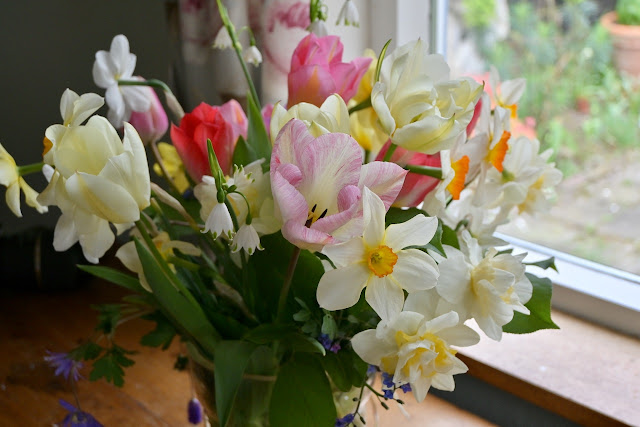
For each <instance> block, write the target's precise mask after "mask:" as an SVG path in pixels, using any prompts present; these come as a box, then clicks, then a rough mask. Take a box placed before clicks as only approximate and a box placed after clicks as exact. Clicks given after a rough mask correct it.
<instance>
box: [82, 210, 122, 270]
mask: <svg viewBox="0 0 640 427" xmlns="http://www.w3.org/2000/svg"><path fill="white" fill-rule="evenodd" d="M94 218H95V220H94V221H95V224H94V225H92V226H91V229H92V233H91V234H80V236H79V239H78V240H79V241H80V246H82V253H83V254H84V257H85V258H86V259H87V260H88V261H89V262H92V263H94V264H97V263H98V261H99V260H100V258H102V256H103V255H104V254H105V253H106V252H107V251H108V250H109V248H110V247H111V246H112V245H113V242H114V241H115V236H114V235H113V232H112V231H111V228H110V227H109V222H108V221H106V220H104V219H102V218H98V217H94ZM76 221H77V217H76Z"/></svg>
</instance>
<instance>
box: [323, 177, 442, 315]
mask: <svg viewBox="0 0 640 427" xmlns="http://www.w3.org/2000/svg"><path fill="white" fill-rule="evenodd" d="M363 209H364V224H365V225H364V233H363V235H362V237H355V238H353V239H351V240H349V241H347V242H345V243H342V244H339V245H334V246H326V247H325V248H324V249H323V251H322V252H323V253H324V254H325V255H327V256H328V257H329V259H331V261H333V263H334V264H335V265H336V267H337V268H336V269H335V270H329V271H327V272H325V274H324V275H323V276H322V278H321V279H320V283H318V290H317V298H318V303H319V304H320V307H322V308H325V309H327V310H341V309H344V308H348V307H351V306H353V305H354V304H355V303H356V302H358V299H359V298H360V293H361V291H362V289H363V288H365V287H366V292H365V298H366V300H367V302H368V303H369V305H370V306H371V307H372V308H373V309H374V310H375V311H376V313H378V315H379V316H380V317H381V318H382V320H384V321H388V320H390V319H391V318H392V317H393V316H394V315H396V314H398V313H399V312H400V311H401V310H402V306H403V304H404V291H403V290H406V291H407V292H409V293H411V292H416V291H420V290H423V289H429V288H432V287H434V286H435V284H436V280H437V278H438V267H437V266H436V263H435V261H434V260H433V259H432V258H431V257H430V256H429V255H427V254H426V253H424V252H423V251H421V250H419V249H406V248H408V247H410V246H423V245H426V244H427V243H429V241H430V240H431V238H432V237H433V235H434V234H435V232H436V229H437V228H438V220H437V219H436V218H427V217H425V216H424V215H416V216H415V217H413V218H411V219H410V220H409V221H407V222H404V223H402V224H392V225H390V226H389V227H388V228H387V229H386V230H385V226H384V217H385V213H386V209H385V207H384V204H383V203H382V201H381V200H380V198H379V197H378V196H376V195H375V194H374V193H373V192H371V191H370V190H369V189H368V188H365V189H364V193H363Z"/></svg>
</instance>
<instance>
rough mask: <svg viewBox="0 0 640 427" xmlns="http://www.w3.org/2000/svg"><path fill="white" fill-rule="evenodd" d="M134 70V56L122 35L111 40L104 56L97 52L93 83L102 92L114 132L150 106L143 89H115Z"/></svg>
mask: <svg viewBox="0 0 640 427" xmlns="http://www.w3.org/2000/svg"><path fill="white" fill-rule="evenodd" d="M135 68H136V56H135V55H134V54H132V53H131V52H130V51H129V40H128V39H127V38H126V37H125V36H124V35H122V34H119V35H117V36H115V37H114V38H113V40H112V41H111V49H110V50H109V51H108V52H107V51H105V50H101V51H99V52H97V53H96V60H95V62H94V63H93V81H94V82H95V84H96V85H97V86H98V87H101V88H103V89H106V94H105V98H106V100H107V105H108V106H109V113H108V117H109V121H110V122H111V123H112V124H113V125H114V126H115V127H116V128H120V127H122V123H123V122H124V121H128V120H129V117H130V115H131V112H132V111H147V110H149V108H150V106H151V99H150V98H149V97H148V96H147V93H146V91H145V88H144V87H142V86H120V85H118V81H119V80H133V79H134V77H133V71H134V70H135Z"/></svg>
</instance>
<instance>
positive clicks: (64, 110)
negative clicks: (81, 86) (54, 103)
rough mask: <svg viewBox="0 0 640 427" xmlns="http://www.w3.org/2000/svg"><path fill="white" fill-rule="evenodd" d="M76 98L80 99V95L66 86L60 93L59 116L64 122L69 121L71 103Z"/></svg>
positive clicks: (71, 115) (71, 114) (71, 111)
mask: <svg viewBox="0 0 640 427" xmlns="http://www.w3.org/2000/svg"><path fill="white" fill-rule="evenodd" d="M78 99H80V96H79V95H78V94H77V93H75V92H74V91H72V90H71V89H68V88H67V89H66V90H65V91H64V92H63V93H62V97H61V98H60V116H61V117H62V121H63V122H64V123H67V122H70V121H71V117H73V104H74V103H75V102H76V101H77V100H78Z"/></svg>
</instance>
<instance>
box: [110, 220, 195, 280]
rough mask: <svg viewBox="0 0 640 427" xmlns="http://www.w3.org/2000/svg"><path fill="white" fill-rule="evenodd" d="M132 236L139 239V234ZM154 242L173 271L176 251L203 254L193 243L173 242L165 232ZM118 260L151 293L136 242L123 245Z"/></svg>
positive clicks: (118, 252)
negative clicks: (135, 275) (172, 260)
mask: <svg viewBox="0 0 640 427" xmlns="http://www.w3.org/2000/svg"><path fill="white" fill-rule="evenodd" d="M132 234H135V235H137V236H138V237H139V234H137V233H132ZM152 240H153V244H154V245H155V246H156V248H157V249H158V252H160V255H161V256H162V257H163V258H164V259H165V260H167V261H168V263H169V266H170V268H171V269H175V268H174V266H173V264H171V257H173V256H175V254H174V251H175V250H177V251H179V252H181V253H183V254H185V255H192V256H200V254H201V251H200V249H199V248H197V247H196V246H194V245H192V244H191V243H188V242H182V241H179V240H171V238H170V237H169V234H168V233H167V232H165V231H163V232H161V233H159V234H158V235H156V236H155V237H154V238H153V239H152ZM143 245H145V246H146V243H145V242H143ZM116 258H118V259H119V260H120V261H121V262H122V263H123V264H124V266H125V267H127V268H128V269H129V270H131V271H133V272H134V273H136V274H137V275H138V278H139V279H140V284H141V285H142V287H143V288H145V289H146V290H147V291H149V292H151V286H149V282H148V281H147V279H146V277H145V276H144V271H143V268H142V263H141V262H140V257H138V252H137V251H136V246H135V242H133V241H131V242H128V243H125V244H124V245H122V246H121V247H120V249H118V251H117V252H116Z"/></svg>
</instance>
